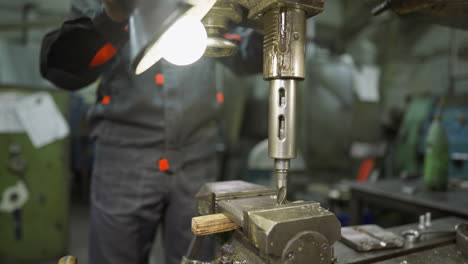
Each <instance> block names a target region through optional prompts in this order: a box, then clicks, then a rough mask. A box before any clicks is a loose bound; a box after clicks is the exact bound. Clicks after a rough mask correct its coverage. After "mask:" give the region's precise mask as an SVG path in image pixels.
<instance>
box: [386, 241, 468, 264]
mask: <svg viewBox="0 0 468 264" xmlns="http://www.w3.org/2000/svg"><path fill="white" fill-rule="evenodd" d="M377 263H379V264H441V263H443V264H466V263H468V259H467V258H464V257H463V256H462V255H461V254H460V251H459V250H458V248H457V247H456V246H455V245H454V244H451V245H447V246H442V247H437V248H434V249H429V250H425V251H422V252H418V253H413V254H409V255H407V256H402V257H397V258H393V259H390V260H386V261H382V262H377Z"/></svg>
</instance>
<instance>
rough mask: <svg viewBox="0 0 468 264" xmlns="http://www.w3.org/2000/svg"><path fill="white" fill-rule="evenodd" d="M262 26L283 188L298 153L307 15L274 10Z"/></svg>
mask: <svg viewBox="0 0 468 264" xmlns="http://www.w3.org/2000/svg"><path fill="white" fill-rule="evenodd" d="M263 23H264V29H265V38H264V44H263V46H264V51H263V78H264V79H265V80H270V99H269V118H268V120H269V123H268V152H269V156H270V157H272V158H274V159H275V161H274V162H275V170H276V179H277V188H278V189H280V188H282V187H285V188H286V187H287V174H288V169H289V159H292V158H295V157H296V151H297V150H296V128H297V126H296V120H297V110H296V94H297V79H303V78H304V58H305V39H306V35H305V34H306V29H305V28H306V13H305V11H304V10H301V9H295V8H288V7H279V8H274V9H271V10H270V11H268V12H267V13H266V14H265V17H264V21H263ZM286 190H287V189H286ZM286 190H285V192H286Z"/></svg>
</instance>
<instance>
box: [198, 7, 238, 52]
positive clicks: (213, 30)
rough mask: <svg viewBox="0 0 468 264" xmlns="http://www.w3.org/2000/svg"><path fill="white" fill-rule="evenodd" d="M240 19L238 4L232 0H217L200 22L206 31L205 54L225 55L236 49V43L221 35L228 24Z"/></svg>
mask: <svg viewBox="0 0 468 264" xmlns="http://www.w3.org/2000/svg"><path fill="white" fill-rule="evenodd" d="M241 21H242V10H241V8H240V6H239V5H238V4H236V3H234V2H232V1H226V0H217V1H216V3H215V5H214V6H213V7H212V8H211V10H210V11H209V12H208V14H207V15H206V16H205V17H204V18H203V20H202V22H203V24H204V25H205V28H206V31H207V32H208V45H207V49H206V51H205V56H208V57H226V56H232V55H234V54H235V53H236V52H237V51H238V47H237V44H236V43H234V42H232V41H230V40H227V39H225V38H224V37H223V35H224V33H226V32H227V31H228V29H229V27H230V26H232V25H233V24H239V23H240V22H241Z"/></svg>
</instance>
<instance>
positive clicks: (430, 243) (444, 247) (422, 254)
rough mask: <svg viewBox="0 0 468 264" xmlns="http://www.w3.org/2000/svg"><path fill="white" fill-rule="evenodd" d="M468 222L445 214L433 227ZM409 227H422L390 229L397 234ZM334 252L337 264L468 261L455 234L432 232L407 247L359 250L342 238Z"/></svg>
mask: <svg viewBox="0 0 468 264" xmlns="http://www.w3.org/2000/svg"><path fill="white" fill-rule="evenodd" d="M462 222H466V220H465V219H461V218H457V217H445V218H440V219H437V220H434V221H433V222H432V226H431V229H433V230H447V229H453V228H454V226H455V225H457V224H459V223H462ZM408 229H416V230H417V229H418V224H417V223H413V224H408V225H403V226H398V227H392V228H388V229H386V230H388V231H391V232H393V233H395V234H397V235H400V234H401V232H402V231H405V230H408ZM334 252H335V253H334V254H335V257H336V258H337V264H364V263H380V264H402V263H408V264H429V263H438V264H440V263H444V264H460V263H461V264H463V263H468V258H465V257H463V255H462V254H461V252H460V250H459V249H458V248H457V245H456V244H455V235H454V234H431V235H426V236H425V237H424V238H422V239H421V241H419V242H417V243H414V244H408V245H405V246H404V247H403V248H397V249H383V250H376V251H370V252H357V251H355V250H353V249H352V248H350V247H348V246H347V245H345V244H344V243H343V242H341V241H339V242H336V243H335V246H334Z"/></svg>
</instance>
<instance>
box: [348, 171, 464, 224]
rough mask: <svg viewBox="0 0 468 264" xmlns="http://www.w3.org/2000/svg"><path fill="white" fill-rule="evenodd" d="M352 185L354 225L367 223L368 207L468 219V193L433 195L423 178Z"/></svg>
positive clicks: (448, 192) (352, 183) (455, 192)
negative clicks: (365, 218)
mask: <svg viewBox="0 0 468 264" xmlns="http://www.w3.org/2000/svg"><path fill="white" fill-rule="evenodd" d="M349 186H350V192H351V223H352V224H353V225H359V224H362V223H363V215H364V208H365V206H366V205H377V206H379V207H384V208H388V209H394V210H398V211H401V212H407V213H411V214H416V215H421V214H423V213H425V212H431V213H432V215H433V217H434V218H436V217H442V216H449V215H450V216H458V217H462V218H468V190H462V189H452V188H450V189H449V190H448V191H446V192H433V191H429V190H428V189H427V188H425V186H424V184H423V182H422V180H421V179H417V180H402V179H389V180H381V181H378V182H376V183H370V182H350V183H349Z"/></svg>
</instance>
